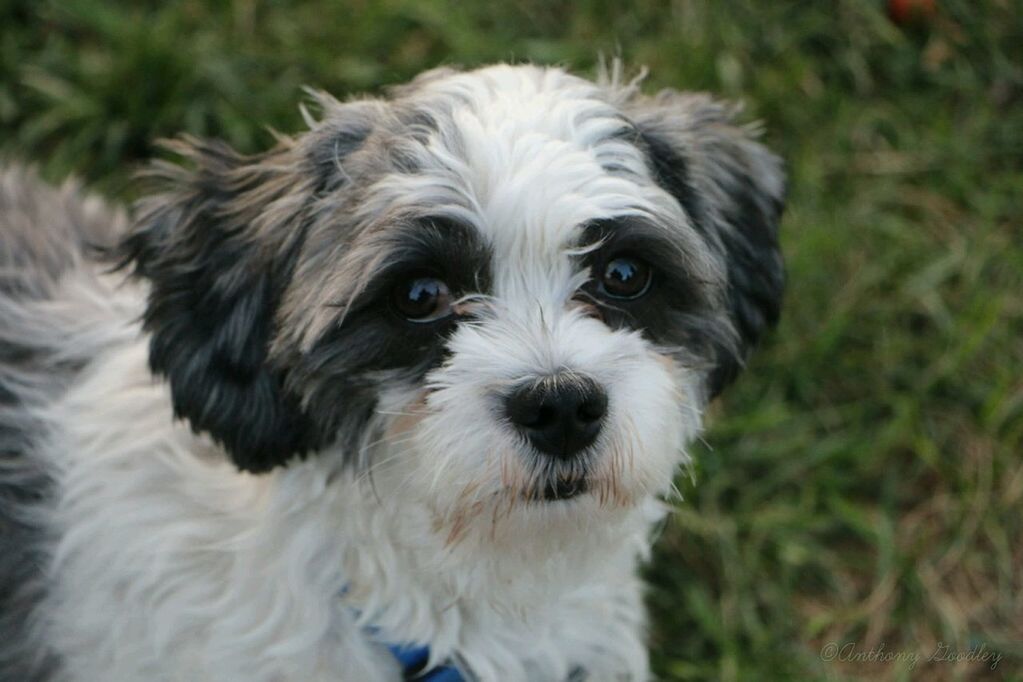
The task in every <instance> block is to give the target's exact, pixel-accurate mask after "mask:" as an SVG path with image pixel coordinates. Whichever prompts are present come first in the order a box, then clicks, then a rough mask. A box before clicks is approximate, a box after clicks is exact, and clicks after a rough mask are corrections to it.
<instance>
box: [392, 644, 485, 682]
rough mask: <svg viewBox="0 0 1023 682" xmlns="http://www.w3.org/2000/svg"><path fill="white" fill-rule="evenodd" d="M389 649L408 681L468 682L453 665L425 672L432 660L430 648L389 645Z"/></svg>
mask: <svg viewBox="0 0 1023 682" xmlns="http://www.w3.org/2000/svg"><path fill="white" fill-rule="evenodd" d="M387 648H388V649H389V650H390V652H391V654H392V655H393V656H394V658H395V659H397V661H398V663H400V664H401V669H402V671H404V673H405V679H406V680H420V681H421V682H466V679H465V677H463V676H462V673H460V672H458V669H457V668H455V667H454V666H451V665H442V666H439V667H437V668H432V669H430V670H424V668H425V667H426V663H427V661H429V659H430V647H428V646H408V645H398V644H388V645H387Z"/></svg>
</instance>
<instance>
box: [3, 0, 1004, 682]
mask: <svg viewBox="0 0 1023 682" xmlns="http://www.w3.org/2000/svg"><path fill="white" fill-rule="evenodd" d="M883 4H884V3H883V2H881V0H833V1H832V2H828V3H809V2H798V3H796V2H772V3H765V2H755V1H754V0H717V1H714V0H705V1H699V0H689V1H686V0H676V1H674V2H666V1H664V0H656V1H655V0H640V1H638V2H634V3H631V4H630V3H623V2H611V1H610V0H580V1H576V2H570V1H569V0H554V1H553V2H552V1H542V0H511V1H509V2H504V3H459V2H455V1H454V0H383V1H381V2H370V1H369V0H350V1H349V2H346V3H333V2H319V3H297V2H284V1H280V2H262V3H259V2H255V1H254V0H235V1H234V2H226V1H223V2H198V1H192V0H178V1H167V2H156V1H154V0H150V1H149V2H132V3H128V2H121V3H115V2H105V1H100V0H63V1H62V2H51V1H44V0H36V1H31V0H0V26H2V28H0V150H3V152H4V154H5V155H7V156H18V157H20V158H27V159H31V160H34V161H35V162H37V163H39V164H40V165H42V166H43V168H44V170H45V172H46V174H47V175H48V176H49V177H51V178H59V177H62V176H64V175H66V174H68V173H70V172H75V173H77V174H79V175H82V176H84V177H86V178H87V179H88V180H89V181H90V182H91V183H92V184H93V185H94V186H96V187H98V188H99V189H100V190H101V191H104V192H106V193H108V194H110V195H112V196H116V197H119V198H127V197H130V196H131V194H132V188H131V185H130V183H129V181H128V178H129V177H130V172H131V170H132V169H133V168H134V167H136V166H137V164H138V163H139V162H140V161H141V160H143V159H145V158H147V157H149V156H150V155H151V154H152V153H153V147H152V141H153V140H154V139H155V138H158V137H160V136H163V135H170V134H175V133H177V132H181V131H186V130H187V131H190V132H193V133H196V134H201V135H215V136H220V137H224V138H226V139H227V140H229V141H230V142H231V143H232V144H234V145H236V146H237V147H239V148H241V149H242V150H246V151H253V150H256V149H259V148H261V147H264V146H267V145H268V144H269V143H270V141H271V136H270V134H269V133H268V132H267V129H266V128H265V127H264V126H266V125H269V126H273V127H274V128H277V129H280V130H283V131H290V130H297V129H299V127H300V118H299V114H298V110H297V108H296V104H297V102H298V101H299V100H300V98H301V97H302V94H301V91H300V87H301V86H302V85H303V84H312V85H315V86H318V87H323V88H325V89H327V90H329V91H332V92H334V93H336V94H339V95H345V94H348V93H356V92H361V91H364V90H371V91H372V90H379V88H380V87H381V86H383V85H385V84H388V83H394V82H400V81H403V80H405V79H407V78H409V77H410V76H412V75H414V74H415V73H417V72H419V71H421V70H422V69H424V68H426V67H429V66H433V65H437V64H443V63H456V64H463V65H474V64H478V63H482V62H489V61H495V60H507V59H530V60H536V61H542V62H558V63H562V64H565V65H567V66H569V67H571V68H573V69H576V70H579V71H581V72H583V73H592V71H593V69H594V65H595V62H596V59H597V57H598V54H599V53H601V52H602V53H604V54H621V55H622V56H623V57H624V58H625V59H626V60H627V62H628V63H630V64H634V65H638V64H646V65H647V66H649V67H650V77H649V79H648V82H647V87H649V88H650V89H654V88H658V87H663V86H671V87H679V88H689V89H708V90H712V91H714V92H717V93H719V94H721V95H723V96H727V97H732V98H742V99H743V100H744V101H745V102H746V105H747V111H748V112H749V116H750V118H760V119H763V120H764V122H765V123H766V128H767V131H768V132H767V137H766V139H767V142H768V143H769V144H770V145H771V146H772V147H774V148H775V149H778V150H779V151H780V152H781V153H782V154H783V155H784V156H785V158H786V159H787V160H788V163H789V169H790V175H791V178H790V180H791V182H790V187H791V192H790V197H789V209H788V212H787V216H786V219H785V223H784V249H785V255H786V258H787V262H788V267H789V272H790V285H789V293H788V299H787V307H786V310H785V313H784V318H783V320H782V323H781V325H780V327H779V328H778V330H777V332H776V333H775V334H774V335H773V336H772V338H771V339H770V340H769V342H768V343H767V344H766V345H765V347H764V348H763V349H762V351H761V352H760V354H759V355H758V356H757V357H756V358H755V359H754V361H753V362H752V364H751V367H750V368H749V371H748V372H747V373H746V375H745V376H744V377H743V378H742V379H741V380H740V382H739V383H738V384H737V385H736V386H735V387H734V388H733V389H731V390H730V392H729V393H727V394H726V396H725V397H724V399H723V400H722V401H721V402H720V404H719V405H717V406H715V408H714V410H713V415H712V417H713V419H712V428H711V429H710V431H709V432H708V434H707V435H706V442H707V444H708V445H707V446H701V447H700V448H699V451H698V452H697V453H696V455H697V466H696V469H695V472H694V475H693V478H692V480H689V479H683V480H681V481H680V487H681V488H682V489H683V492H684V494H685V501H684V502H683V503H681V504H680V508H679V511H678V514H677V515H675V516H674V518H673V520H672V521H671V522H670V523H669V524H668V525H667V527H666V528H665V529H664V531H663V534H662V537H661V539H660V542H659V544H658V546H657V550H656V553H655V554H656V555H655V559H654V561H653V563H652V565H651V566H650V568H649V570H648V574H649V579H650V582H651V584H652V587H651V591H650V599H649V601H650V606H651V609H652V616H653V622H652V642H653V655H654V665H655V669H656V671H657V673H658V675H659V677H660V678H661V679H664V680H678V681H681V680H725V681H730V680H742V681H747V680H857V679H881V680H910V679H934V680H995V679H1016V680H1020V679H1023V672H1021V671H1023V457H1021V456H1020V455H1021V452H1023V447H1021V446H1023V198H1021V195H1023V192H1021V189H1023V6H1021V5H1020V3H1019V2H1018V1H1017V0H1001V1H998V0H990V1H989V2H983V1H980V0H978V1H975V2H972V1H969V0H939V2H938V3H937V4H938V7H939V9H938V12H937V15H936V16H935V17H934V18H933V19H931V20H930V21H927V22H923V23H921V24H915V25H910V26H897V25H895V24H893V23H892V22H891V21H890V20H889V19H888V18H887V16H886V15H885V12H884V7H883ZM829 643H837V644H838V645H839V646H843V645H844V646H845V648H844V649H841V651H842V652H843V653H840V655H838V656H836V657H835V660H826V659H827V658H829V657H828V656H822V655H821V652H822V648H823V647H825V646H826V645H828V644H829ZM941 644H944V645H946V646H948V647H950V648H951V651H946V652H945V655H944V656H943V658H948V657H949V654H951V653H959V654H967V653H969V651H970V650H971V648H972V649H973V651H974V653H975V655H976V656H980V655H983V654H984V652H987V653H988V655H991V654H992V653H997V654H998V655H1000V656H1001V657H1002V658H1001V660H1000V661H999V662H998V665H997V667H996V668H995V669H994V670H992V669H991V660H990V659H988V660H985V661H972V662H971V661H960V662H958V663H953V662H949V661H947V660H942V661H937V660H927V659H928V657H929V656H931V655H932V654H934V653H935V652H938V651H940V649H939V646H940V645H941ZM981 647H983V648H981ZM871 651H874V652H875V654H876V655H875V658H877V657H880V658H885V654H887V655H888V657H889V660H883V661H880V662H876V661H875V662H871V661H868V660H863V659H864V657H866V656H867V654H869V653H870V652H871ZM857 654H859V656H857ZM896 654H899V655H898V656H896ZM912 654H916V655H918V656H919V657H920V659H919V660H917V662H916V663H915V665H913V664H911V661H910V660H908V657H909V656H910V655H912ZM892 657H894V658H892ZM856 659H859V660H856Z"/></svg>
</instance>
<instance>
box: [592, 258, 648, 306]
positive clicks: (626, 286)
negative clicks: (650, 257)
mask: <svg viewBox="0 0 1023 682" xmlns="http://www.w3.org/2000/svg"><path fill="white" fill-rule="evenodd" d="M652 279H653V271H652V270H651V268H650V266H649V265H648V264H647V263H646V262H644V261H642V260H640V259H639V258H635V257H632V256H617V257H615V258H612V259H611V260H609V261H607V262H606V264H604V272H603V273H602V275H601V278H600V289H601V291H602V292H603V293H605V294H607V295H608V296H610V297H611V298H618V299H624V300H632V299H636V298H639V297H640V296H642V295H643V294H645V293H646V292H647V291H649V290H650V281H651V280H652Z"/></svg>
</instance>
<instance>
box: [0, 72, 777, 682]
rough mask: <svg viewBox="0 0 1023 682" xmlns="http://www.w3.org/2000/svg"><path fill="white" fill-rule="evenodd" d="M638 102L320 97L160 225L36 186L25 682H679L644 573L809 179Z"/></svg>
mask: <svg viewBox="0 0 1023 682" xmlns="http://www.w3.org/2000/svg"><path fill="white" fill-rule="evenodd" d="M639 81H640V79H639V78H637V79H634V80H627V79H625V78H623V77H622V75H621V68H620V67H618V66H616V67H614V68H613V69H610V70H609V73H605V74H604V75H601V76H600V77H598V79H597V81H596V82H593V81H589V80H586V79H583V78H580V77H577V76H574V75H571V74H569V73H568V72H566V71H565V70H563V69H561V68H554V67H544V66H537V65H528V64H527V65H504V64H502V65H495V66H490V67H485V68H480V69H477V70H470V71H461V70H455V69H448V68H442V69H438V70H433V71H429V72H426V73H425V74H423V75H421V76H420V77H418V78H416V79H414V80H413V81H411V82H410V83H408V84H406V85H402V86H397V87H394V88H392V89H391V90H389V91H387V94H386V96H385V97H382V98H364V99H356V100H352V101H347V102H343V103H342V102H340V101H338V100H336V99H334V98H332V97H330V96H328V95H326V94H324V93H319V92H311V97H312V104H313V105H314V106H315V109H313V113H310V111H309V110H308V109H306V108H303V110H302V111H303V114H304V115H305V118H306V122H307V124H308V130H307V131H305V132H303V133H301V134H300V135H297V136H295V137H288V136H283V135H277V142H276V145H275V146H274V147H273V148H272V149H270V151H267V152H265V153H261V154H257V155H251V156H249V155H242V154H240V153H237V152H235V151H234V150H232V149H231V148H230V147H229V146H228V145H227V144H225V143H223V142H219V141H210V140H200V139H194V138H190V137H182V138H178V139H176V140H174V141H172V142H169V143H167V146H168V148H169V150H170V153H171V154H173V155H174V157H175V160H173V161H168V160H159V161H155V162H154V163H152V164H151V165H150V166H149V167H148V170H146V171H145V172H144V179H143V181H144V182H145V183H146V184H145V187H146V191H147V193H146V194H144V195H143V198H142V199H141V200H139V201H138V202H137V203H136V204H135V205H134V206H133V208H132V209H131V211H130V213H131V216H130V217H129V216H128V215H127V214H126V213H127V212H125V211H122V210H120V209H115V208H111V207H109V206H107V205H106V204H104V203H103V202H102V201H101V200H99V199H96V198H89V197H88V196H86V195H85V194H84V193H83V192H82V191H81V190H80V189H79V188H78V187H77V186H76V185H74V184H73V183H70V184H66V185H65V186H64V187H62V188H60V189H56V188H53V187H49V186H46V185H44V184H43V183H41V182H40V181H39V180H38V179H37V178H36V176H35V175H34V174H33V173H32V172H30V171H28V170H25V169H24V168H22V167H17V166H13V165H12V166H10V167H8V168H7V169H6V170H4V171H3V173H2V177H0V458H2V459H0V529H2V531H3V536H2V540H0V542H2V545H0V550H2V551H0V607H2V615H0V632H2V635H0V678H2V679H3V680H12V681H13V680H19V681H33V680H38V681H44V680H45V681H47V682H58V681H59V682H96V681H97V680H111V681H115V682H116V681H125V682H128V681H132V682H134V681H138V680H147V681H154V680H156V681H168V682H169V681H171V680H174V681H181V680H188V681H190V682H191V681H194V680H217V681H220V682H224V681H228V682H230V681H234V680H244V681H246V682H279V681H292V680H300V681H302V682H309V681H314V682H315V681H319V680H322V681H324V682H326V681H327V680H330V681H332V682H337V681H339V680H340V681H345V680H354V681H359V682H363V681H366V680H400V679H413V678H415V679H427V680H441V679H443V680H449V679H451V680H459V679H461V680H500V681H501V682H508V681H516V680H529V681H531V682H535V681H548V680H550V681H557V682H561V681H565V680H572V681H581V680H588V681H601V680H616V681H617V680H633V681H640V680H646V679H649V676H650V671H649V656H648V651H647V645H646V643H645V628H646V621H645V616H644V606H643V587H642V582H641V580H640V578H639V576H638V575H637V568H638V566H639V565H640V563H641V562H642V561H643V560H644V558H646V557H647V556H648V554H649V550H650V545H651V542H652V533H653V531H654V530H655V529H656V527H657V524H658V523H659V522H660V521H661V520H662V519H663V518H664V516H665V514H666V510H667V504H666V502H665V500H666V499H667V498H670V497H671V496H672V494H673V483H672V481H673V478H674V476H675V475H676V474H677V473H678V471H679V470H680V467H683V466H685V465H686V464H687V462H688V455H687V454H686V445H687V444H688V443H690V442H692V441H693V440H694V438H696V437H697V436H698V434H699V433H700V430H701V426H702V414H703V412H704V411H705V408H706V406H707V404H708V402H709V401H710V400H711V399H713V398H714V397H715V396H716V395H717V394H718V393H720V392H721V390H722V389H723V388H725V387H726V386H727V385H728V384H730V383H731V382H732V381H733V380H734V379H735V378H736V376H737V374H738V373H739V372H740V370H741V368H742V367H743V365H744V363H745V361H746V359H747V357H748V355H749V352H750V350H751V349H752V348H753V347H754V346H755V345H756V344H757V342H758V340H759V339H760V338H761V337H762V335H763V334H764V333H765V331H766V330H768V329H769V328H770V327H771V326H772V325H773V324H774V323H775V321H776V319H777V317H778V315H779V310H780V306H781V299H782V292H783V288H784V268H783V261H782V257H781V253H780V250H779V243H778V223H779V219H780V216H781V213H782V208H783V199H784V192H785V181H784V172H783V167H782V163H781V161H780V160H779V159H778V158H777V157H776V156H775V155H774V154H772V153H771V152H770V151H768V150H767V149H766V148H765V147H764V146H762V144H761V143H760V142H758V141H757V138H758V131H757V130H756V129H754V128H752V127H748V126H743V125H740V124H739V123H738V122H737V108H736V107H733V106H730V105H726V104H723V103H720V102H718V101H716V100H714V99H713V98H711V97H709V96H707V95H704V94H693V93H683V92H678V91H673V90H667V91H663V92H661V93H659V94H657V95H656V96H648V95H644V94H643V93H642V92H641V91H640V82H639ZM675 492H677V491H675Z"/></svg>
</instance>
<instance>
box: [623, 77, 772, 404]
mask: <svg viewBox="0 0 1023 682" xmlns="http://www.w3.org/2000/svg"><path fill="white" fill-rule="evenodd" d="M736 113H737V108H736V107H729V106H726V105H724V104H721V103H719V102H716V101H714V100H713V99H711V98H710V97H708V96H707V95H703V94H691V93H689V94H683V93H678V92H675V91H670V90H666V91H664V92H661V93H660V94H658V95H657V96H656V97H654V98H652V99H643V100H639V101H637V102H635V103H634V109H633V110H632V111H630V112H629V114H630V116H631V118H632V120H633V122H634V123H635V125H636V126H637V129H638V130H639V131H640V137H641V142H642V144H643V145H645V146H646V150H647V153H648V155H649V157H650V165H651V167H652V169H653V171H654V174H655V177H656V180H657V182H658V184H660V185H661V186H662V187H663V188H664V189H665V190H666V191H668V192H669V193H670V194H671V195H672V196H674V197H675V199H676V200H678V202H679V203H680V204H681V205H682V208H683V209H684V210H685V211H686V213H687V214H688V215H689V218H690V220H691V221H692V222H693V224H694V227H695V228H696V229H697V231H698V232H699V233H700V234H701V236H702V237H703V238H704V239H705V240H706V241H707V243H708V245H709V246H710V247H711V249H712V251H714V252H715V253H717V254H718V255H719V256H720V258H721V260H722V263H723V265H724V268H725V271H726V272H727V275H728V290H727V292H726V298H727V307H728V314H729V317H730V318H731V321H732V325H733V326H734V328H735V331H736V336H737V346H735V347H724V346H718V347H717V348H715V355H716V358H715V366H714V368H713V370H712V371H711V374H710V376H709V378H708V393H709V397H711V398H712V397H714V396H716V395H717V394H718V393H720V392H721V390H722V389H723V388H725V386H727V385H728V384H729V383H731V382H732V381H733V380H734V379H735V377H736V376H738V374H739V371H740V370H741V368H742V365H743V363H744V362H745V359H746V357H747V356H748V354H749V352H750V350H751V349H752V347H753V346H755V345H756V343H757V342H758V341H759V339H760V338H761V336H762V335H763V334H764V332H765V331H766V330H767V329H768V328H769V327H772V326H773V325H774V324H775V323H776V322H777V320H778V314H779V312H780V309H781V300H782V293H783V290H784V286H785V270H784V266H783V263H782V257H781V251H780V249H779V247H778V222H779V220H780V218H781V213H782V208H783V204H784V194H785V176H784V171H783V169H782V163H781V161H780V159H778V158H777V157H776V156H774V155H773V154H772V153H771V152H770V151H768V150H767V149H766V148H765V147H764V146H762V145H761V144H759V143H758V142H756V141H755V139H754V137H755V136H754V133H753V131H751V130H750V129H748V128H743V127H740V126H739V125H737V124H736V123H735V121H734V117H735V114H736Z"/></svg>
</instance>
